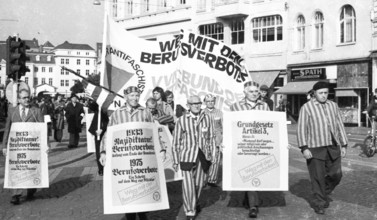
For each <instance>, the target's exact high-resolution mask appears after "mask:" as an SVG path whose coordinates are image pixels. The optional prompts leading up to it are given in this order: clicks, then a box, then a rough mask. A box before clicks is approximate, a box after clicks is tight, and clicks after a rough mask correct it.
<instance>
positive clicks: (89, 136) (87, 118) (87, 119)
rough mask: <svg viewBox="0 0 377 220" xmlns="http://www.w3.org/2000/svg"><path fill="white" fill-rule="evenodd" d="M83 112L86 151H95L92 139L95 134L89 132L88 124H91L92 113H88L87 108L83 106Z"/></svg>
mask: <svg viewBox="0 0 377 220" xmlns="http://www.w3.org/2000/svg"><path fill="white" fill-rule="evenodd" d="M84 112H85V123H86V126H85V129H86V143H87V148H88V153H94V152H96V143H95V141H94V138H95V136H94V135H93V134H92V133H90V132H89V128H90V125H91V124H92V121H93V117H94V113H89V111H88V108H84Z"/></svg>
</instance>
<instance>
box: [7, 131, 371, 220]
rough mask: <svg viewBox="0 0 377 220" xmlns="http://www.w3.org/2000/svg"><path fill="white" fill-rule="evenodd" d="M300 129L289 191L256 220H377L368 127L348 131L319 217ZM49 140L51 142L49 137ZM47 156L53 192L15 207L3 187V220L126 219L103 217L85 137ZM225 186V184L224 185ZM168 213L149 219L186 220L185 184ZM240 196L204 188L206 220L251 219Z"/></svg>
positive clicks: (172, 188) (176, 187)
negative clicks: (336, 179) (336, 181)
mask: <svg viewBox="0 0 377 220" xmlns="http://www.w3.org/2000/svg"><path fill="white" fill-rule="evenodd" d="M295 129H296V125H288V130H289V132H288V133H289V143H290V144H291V145H292V146H293V148H291V149H290V153H289V157H290V158H289V186H290V187H289V191H288V192H261V193H260V199H261V205H260V209H259V211H260V212H259V215H258V219H360V220H369V219H371V220H372V219H377V163H376V162H377V155H376V156H374V157H372V158H367V157H365V156H364V155H363V154H362V153H361V151H360V150H361V147H362V142H363V139H364V137H365V135H366V133H367V131H368V129H366V128H347V133H348V137H349V141H350V144H349V147H348V155H347V157H346V158H345V159H344V160H343V161H342V165H343V168H342V169H343V179H342V181H341V183H340V185H339V186H338V187H337V188H336V189H335V191H334V192H333V193H332V195H331V198H332V199H333V202H331V204H330V207H329V208H328V209H326V213H325V215H317V214H316V213H314V211H313V210H312V209H311V208H310V206H309V203H308V200H309V198H310V194H311V189H310V182H309V175H308V172H307V168H306V163H305V160H304V159H303V157H302V155H301V152H300V151H299V149H297V140H296V134H295ZM50 139H51V138H50ZM51 143H52V152H51V153H50V155H49V174H50V175H49V178H50V188H48V189H39V190H38V191H37V193H36V194H35V199H34V200H32V201H25V200H24V197H23V198H22V199H21V204H20V205H17V206H14V205H12V204H10V203H9V201H10V199H11V194H10V191H9V190H8V189H3V187H1V188H0V219H2V220H3V219H4V220H5V219H28V220H29V219H31V220H33V219H35V220H37V219H38V220H40V219H70V220H71V219H98V220H107V219H109V220H110V219H125V218H124V215H119V214H118V215H104V214H103V197H102V194H103V191H102V177H101V176H98V174H97V164H96V162H95V155H94V154H87V149H86V143H85V134H84V133H81V139H80V145H79V147H78V148H76V149H68V148H67V144H68V134H67V130H65V135H64V138H63V141H62V142H61V143H57V142H54V141H53V142H51ZM0 164H1V165H0V184H1V186H3V182H4V164H5V158H4V156H0ZM220 185H221V183H220ZM167 187H168V194H169V203H170V209H169V210H161V211H157V212H150V213H148V217H149V219H164V220H165V219H167V220H169V219H185V214H184V211H183V206H182V191H181V182H174V183H168V184H167ZM242 200H243V193H242V192H227V191H222V190H221V188H205V189H204V191H203V194H202V196H201V199H200V203H201V206H202V212H201V213H200V214H199V215H198V217H197V219H198V220H204V219H226V220H228V219H234V220H242V219H249V218H248V217H247V214H248V211H247V210H246V209H245V208H244V207H243V205H242Z"/></svg>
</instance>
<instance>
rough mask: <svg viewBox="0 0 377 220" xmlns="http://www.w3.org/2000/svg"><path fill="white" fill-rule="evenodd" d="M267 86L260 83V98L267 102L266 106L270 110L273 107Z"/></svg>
mask: <svg viewBox="0 0 377 220" xmlns="http://www.w3.org/2000/svg"><path fill="white" fill-rule="evenodd" d="M268 90H269V88H268V86H266V85H261V87H260V100H262V101H264V102H265V103H267V105H268V107H269V108H270V110H271V111H272V110H273V109H274V101H272V99H270V98H269V97H268Z"/></svg>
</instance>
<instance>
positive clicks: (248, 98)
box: [230, 81, 270, 218]
mask: <svg viewBox="0 0 377 220" xmlns="http://www.w3.org/2000/svg"><path fill="white" fill-rule="evenodd" d="M244 94H245V98H244V99H242V100H241V101H239V102H236V103H234V104H233V105H231V106H230V110H231V111H249V110H263V111H269V110H270V109H269V107H268V105H267V103H265V102H263V101H261V100H260V99H259V94H260V91H259V84H258V83H256V82H252V81H249V82H246V83H245V84H244ZM245 204H246V206H248V207H249V217H250V218H257V216H258V211H259V210H258V205H259V197H258V192H257V191H247V192H245Z"/></svg>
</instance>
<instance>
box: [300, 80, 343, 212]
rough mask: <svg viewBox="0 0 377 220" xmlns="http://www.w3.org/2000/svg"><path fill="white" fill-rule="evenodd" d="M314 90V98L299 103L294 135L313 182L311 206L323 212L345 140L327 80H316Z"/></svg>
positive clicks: (339, 175) (336, 181)
mask: <svg viewBox="0 0 377 220" xmlns="http://www.w3.org/2000/svg"><path fill="white" fill-rule="evenodd" d="M313 90H314V98H313V99H311V100H309V101H308V102H307V103H305V104H304V105H303V106H302V107H301V110H300V115H299V119H298V128H297V138H298V145H299V147H300V149H301V152H302V154H303V156H304V158H305V159H306V163H307V166H308V170H309V175H310V180H311V184H312V191H313V194H314V198H313V200H312V202H311V206H312V208H313V209H314V211H315V212H316V213H318V214H324V213H325V208H328V207H329V205H330V201H332V200H331V199H330V197H329V194H330V193H331V192H332V191H333V190H334V188H335V187H336V186H337V185H338V184H339V183H340V180H341V178H342V170H341V156H342V157H345V156H346V153H347V143H348V140H347V134H346V132H345V129H344V124H343V122H342V118H341V115H340V112H339V108H338V105H337V104H336V103H335V102H332V101H330V100H328V99H327V97H328V94H329V84H328V83H327V82H321V81H320V82H317V83H316V84H314V86H313Z"/></svg>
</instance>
